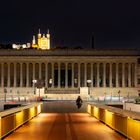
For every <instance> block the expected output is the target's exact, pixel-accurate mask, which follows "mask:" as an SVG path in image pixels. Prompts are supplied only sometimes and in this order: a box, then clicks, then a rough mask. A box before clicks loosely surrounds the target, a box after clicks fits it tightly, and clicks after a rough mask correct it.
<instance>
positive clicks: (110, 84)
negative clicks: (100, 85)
mask: <svg viewBox="0 0 140 140" xmlns="http://www.w3.org/2000/svg"><path fill="white" fill-rule="evenodd" d="M109 68H110V70H109V71H110V76H109V87H112V63H110V67H109Z"/></svg>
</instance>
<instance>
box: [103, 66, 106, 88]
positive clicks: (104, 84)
mask: <svg viewBox="0 0 140 140" xmlns="http://www.w3.org/2000/svg"><path fill="white" fill-rule="evenodd" d="M103 87H106V63H103Z"/></svg>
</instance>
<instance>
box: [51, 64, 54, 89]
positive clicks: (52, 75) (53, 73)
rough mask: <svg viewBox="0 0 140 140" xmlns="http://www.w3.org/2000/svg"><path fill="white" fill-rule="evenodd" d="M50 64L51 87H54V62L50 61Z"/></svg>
mask: <svg viewBox="0 0 140 140" xmlns="http://www.w3.org/2000/svg"><path fill="white" fill-rule="evenodd" d="M51 65H52V88H54V63H51Z"/></svg>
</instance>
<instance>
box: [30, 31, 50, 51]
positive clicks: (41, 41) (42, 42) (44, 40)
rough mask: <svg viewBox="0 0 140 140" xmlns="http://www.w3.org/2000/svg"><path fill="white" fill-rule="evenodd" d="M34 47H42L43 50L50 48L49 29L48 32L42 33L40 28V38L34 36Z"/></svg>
mask: <svg viewBox="0 0 140 140" xmlns="http://www.w3.org/2000/svg"><path fill="white" fill-rule="evenodd" d="M32 48H37V49H42V50H49V49H50V33H49V30H48V32H47V34H46V35H45V34H43V35H42V34H41V33H40V29H39V33H38V38H37V41H36V38H35V36H33V40H32Z"/></svg>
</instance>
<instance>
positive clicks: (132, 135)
mask: <svg viewBox="0 0 140 140" xmlns="http://www.w3.org/2000/svg"><path fill="white" fill-rule="evenodd" d="M87 112H88V113H89V114H90V115H92V116H94V117H95V118H97V119H98V120H100V121H101V122H103V123H105V124H106V125H108V126H109V127H111V128H112V129H114V130H115V131H118V132H119V133H121V134H123V135H124V136H126V137H127V138H129V139H132V140H140V113H136V112H132V111H127V110H123V109H119V108H114V107H109V106H105V105H98V104H89V105H88V107H87Z"/></svg>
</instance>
